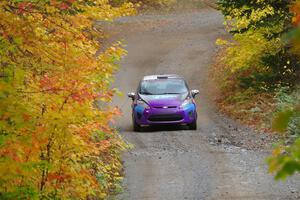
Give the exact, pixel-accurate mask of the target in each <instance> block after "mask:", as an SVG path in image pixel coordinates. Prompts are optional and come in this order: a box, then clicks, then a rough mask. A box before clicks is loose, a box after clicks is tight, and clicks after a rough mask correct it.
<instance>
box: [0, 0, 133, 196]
mask: <svg viewBox="0 0 300 200" xmlns="http://www.w3.org/2000/svg"><path fill="white" fill-rule="evenodd" d="M107 2H108V1H103V0H95V1H92V2H91V3H89V1H76V0H51V1H28V0H18V1H13V0H9V1H1V3H0V9H2V10H7V12H0V27H1V30H0V39H2V38H3V41H4V42H3V43H2V42H0V57H1V60H0V65H1V66H5V73H6V74H5V75H6V77H5V79H4V78H2V77H0V86H1V87H0V106H1V110H0V155H1V157H2V158H5V159H4V160H3V162H0V175H1V176H0V182H6V183H8V184H6V185H5V186H0V193H1V195H2V194H5V192H6V191H12V192H14V191H18V187H20V186H22V187H26V188H31V189H32V191H33V192H32V193H30V194H27V195H28V196H29V198H28V199H34V197H33V196H30V195H32V194H38V195H40V196H43V197H45V198H49V199H51V198H59V199H70V198H73V197H74V196H75V197H76V198H78V199H86V198H87V197H88V196H89V197H90V196H93V195H95V194H101V195H100V196H101V197H103V198H104V197H105V196H106V195H107V193H108V192H109V191H111V190H112V189H113V188H114V184H115V180H114V175H112V174H117V171H118V170H119V169H120V166H121V165H120V161H119V156H118V154H119V152H120V151H121V150H122V149H123V148H125V147H124V146H125V145H124V143H123V142H122V140H121V139H120V137H119V136H118V135H117V133H116V132H115V131H114V130H113V128H111V127H110V124H111V122H113V121H114V118H115V116H116V115H119V114H120V110H119V109H117V108H109V107H108V106H107V104H106V103H107V102H110V101H111V100H112V98H113V96H114V94H115V91H114V90H111V89H110V84H111V82H112V79H113V73H114V72H115V71H116V70H117V66H116V61H118V60H120V58H121V56H122V55H124V53H125V51H124V50H122V49H121V48H120V44H116V45H114V46H113V47H112V48H108V50H107V51H106V52H103V53H101V54H100V55H99V56H95V53H96V52H97V50H98V48H99V41H98V38H102V37H103V36H102V35H100V34H101V33H100V32H98V31H97V30H95V29H93V28H92V25H93V23H94V20H96V19H100V20H101V19H103V20H109V19H112V18H113V17H116V16H123V15H126V14H128V13H130V12H129V11H130V10H131V11H132V5H131V4H128V5H124V6H122V7H120V8H117V7H111V6H110V5H109V4H108V3H107ZM6 8H10V9H6ZM20 15H21V16H20ZM1 73H2V72H1ZM100 104H101V106H100ZM7 166H11V168H12V169H11V170H8V169H7ZM116 166H117V167H116ZM97 174H102V175H103V176H101V181H100V180H98V177H96V175H97ZM4 175H5V176H4ZM20 177H21V178H20ZM20 180H22V181H20ZM53 194H56V196H55V197H54V196H53ZM16 196H18V195H16ZM30 197H32V198H30Z"/></svg>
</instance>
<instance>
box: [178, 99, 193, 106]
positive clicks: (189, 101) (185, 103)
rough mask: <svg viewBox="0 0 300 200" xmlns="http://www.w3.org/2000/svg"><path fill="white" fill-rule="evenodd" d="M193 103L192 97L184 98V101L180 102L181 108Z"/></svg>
mask: <svg viewBox="0 0 300 200" xmlns="http://www.w3.org/2000/svg"><path fill="white" fill-rule="evenodd" d="M191 103H193V99H192V98H187V99H185V100H184V102H183V103H182V104H181V108H184V107H186V106H187V105H189V104H191Z"/></svg>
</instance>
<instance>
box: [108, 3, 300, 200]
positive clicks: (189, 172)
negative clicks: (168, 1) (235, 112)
mask: <svg viewBox="0 0 300 200" xmlns="http://www.w3.org/2000/svg"><path fill="white" fill-rule="evenodd" d="M222 20H223V19H222V16H221V14H220V13H219V12H218V11H215V10H213V9H208V8H207V9H202V10H193V11H189V12H184V13H177V14H169V15H141V16H136V17H127V18H121V19H119V20H118V21H117V22H116V23H115V24H114V25H111V27H108V28H109V31H110V32H111V33H112V34H113V33H114V36H113V37H114V38H116V37H117V38H118V39H124V41H125V44H127V45H126V47H125V48H126V49H127V51H128V55H127V56H126V57H125V58H124V59H123V61H122V63H121V68H120V71H119V73H118V74H117V76H116V82H115V86H116V87H118V88H119V89H120V90H121V91H122V92H123V93H124V94H126V93H127V92H130V91H135V89H136V87H137V85H138V82H139V80H140V79H141V78H142V76H144V75H149V74H162V73H176V74H180V75H182V76H183V77H185V79H186V80H187V82H188V83H189V85H190V88H192V89H199V90H200V95H199V96H198V98H197V101H198V102H197V103H198V112H199V120H198V126H199V127H198V130H197V131H189V130H185V128H184V127H164V128H161V129H158V128H156V129H151V130H148V131H146V132H142V133H135V132H133V131H132V128H131V115H130V104H131V102H130V100H129V99H127V98H126V95H124V96H123V97H116V99H115V100H114V104H115V105H117V106H119V107H120V108H122V110H123V112H124V116H123V117H122V118H120V119H119V121H118V128H119V129H120V132H121V135H123V136H124V138H125V139H126V140H127V141H128V142H130V143H131V144H133V145H134V148H133V149H132V150H131V151H129V152H127V153H125V154H124V155H123V161H124V165H125V180H124V187H125V189H124V190H125V191H124V193H123V194H122V195H120V196H119V197H118V199H122V200H131V199H132V200H142V199H155V200H156V199H158V200H177V199H178V200H181V199H255V200H257V199H272V200H275V199H297V198H300V190H299V189H300V187H299V186H300V178H299V176H296V177H294V178H293V179H289V180H288V181H287V182H275V181H274V180H273V177H272V176H271V175H269V174H268V173H267V167H266V165H265V162H264V159H265V157H266V156H267V155H268V152H267V151H265V150H262V149H261V148H258V149H255V148H251V145H250V146H249V145H248V146H247V145H246V144H247V141H248V142H249V141H250V142H249V144H252V146H255V144H256V142H257V145H258V146H259V145H260V144H261V141H256V139H257V136H252V135H253V134H255V133H252V132H251V131H250V130H248V129H246V128H241V126H240V125H237V124H236V123H235V122H233V121H232V120H229V119H225V118H224V117H222V116H220V115H219V114H218V113H217V112H216V111H215V109H214V105H213V101H212V99H211V98H210V97H213V96H214V93H215V90H214V87H213V85H212V84H211V81H210V78H209V76H208V74H209V72H208V70H209V66H210V64H211V63H212V62H213V61H214V56H215V54H216V51H217V47H216V46H215V40H216V38H217V37H220V36H224V35H225V31H224V27H223V26H222ZM228 127H229V128H228ZM234 131H235V133H233V132H234ZM247 131H249V132H247ZM237 134H239V135H240V136H237V137H236V135H237ZM243 135H244V136H245V137H243ZM260 137H261V136H260ZM266 137H267V136H266ZM237 140H241V141H240V142H239V141H237ZM261 140H262V141H265V140H266V138H265V136H263V137H262V139H261ZM233 144H234V145H233Z"/></svg>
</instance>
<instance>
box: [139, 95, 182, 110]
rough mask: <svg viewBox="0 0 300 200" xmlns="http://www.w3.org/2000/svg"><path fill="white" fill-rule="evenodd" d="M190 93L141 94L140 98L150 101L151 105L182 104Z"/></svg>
mask: <svg viewBox="0 0 300 200" xmlns="http://www.w3.org/2000/svg"><path fill="white" fill-rule="evenodd" d="M187 95H188V93H184V94H167V95H141V94H139V96H140V98H141V99H143V100H144V101H145V102H146V103H148V104H149V105H150V106H151V107H164V106H176V107H178V106H180V105H181V104H182V102H183V101H184V100H185V99H186V97H187Z"/></svg>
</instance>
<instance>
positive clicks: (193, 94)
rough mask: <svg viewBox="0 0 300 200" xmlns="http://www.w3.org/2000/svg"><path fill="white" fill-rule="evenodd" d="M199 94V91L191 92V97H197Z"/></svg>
mask: <svg viewBox="0 0 300 200" xmlns="http://www.w3.org/2000/svg"><path fill="white" fill-rule="evenodd" d="M198 94H199V90H191V95H192V96H193V97H195V96H197V95H198Z"/></svg>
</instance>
